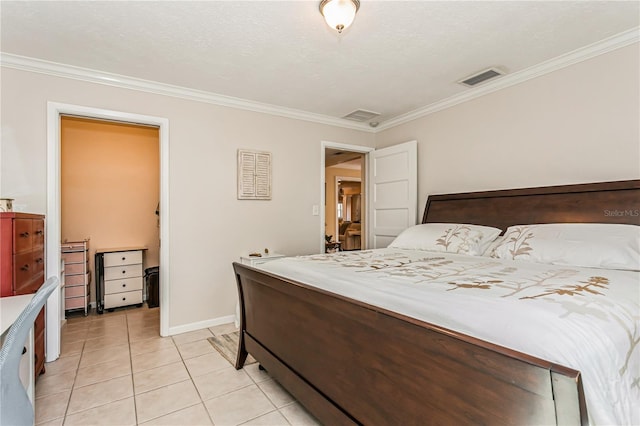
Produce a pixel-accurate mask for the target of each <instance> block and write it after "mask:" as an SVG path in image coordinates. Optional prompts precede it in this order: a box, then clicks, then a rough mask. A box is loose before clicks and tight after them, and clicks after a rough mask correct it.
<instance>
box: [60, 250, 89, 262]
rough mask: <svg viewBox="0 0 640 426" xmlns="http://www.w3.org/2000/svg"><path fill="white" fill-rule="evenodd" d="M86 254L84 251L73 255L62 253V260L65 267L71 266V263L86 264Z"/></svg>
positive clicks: (75, 252)
mask: <svg viewBox="0 0 640 426" xmlns="http://www.w3.org/2000/svg"><path fill="white" fill-rule="evenodd" d="M84 255H85V253H84V252H82V251H74V252H71V253H62V258H63V259H64V263H65V265H69V264H70V263H84V261H85V257H84Z"/></svg>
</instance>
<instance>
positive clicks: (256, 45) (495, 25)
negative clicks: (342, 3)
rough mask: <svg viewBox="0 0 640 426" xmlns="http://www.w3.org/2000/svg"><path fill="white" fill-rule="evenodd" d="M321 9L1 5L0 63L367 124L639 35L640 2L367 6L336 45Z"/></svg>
mask: <svg viewBox="0 0 640 426" xmlns="http://www.w3.org/2000/svg"><path fill="white" fill-rule="evenodd" d="M318 3H319V2H317V1H200V2H189V1H179V2H168V1H142V2H134V1H79V2H77V1H68V2H67V1H63V2H60V1H48V2H36V1H28V2H25V1H16V2H14V1H6V0H3V1H2V2H1V4H0V14H1V40H0V42H1V44H0V50H1V51H2V52H4V53H10V54H15V55H22V56H27V57H32V58H39V59H44V60H47V61H52V62H57V63H62V64H68V65H74V66H79V67H84V68H90V69H95V70H101V71H107V72H110V73H116V74H121V75H125V76H130V77H136V78H140V79H146V80H152V81H157V82H162V83H168V84H172V85H177V86H183V87H186V88H192V89H198V90H203V91H207V92H211V93H215V94H219V95H226V96H232V97H237V98H241V99H245V100H250V101H256V102H261V103H266V104H272V105H276V106H280V107H286V108H293V109H297V110H301V111H306V112H312V113H316V114H322V115H326V116H331V117H342V116H343V115H346V114H348V113H350V112H352V111H353V110H356V109H366V110H371V111H376V112H379V113H381V116H380V117H379V118H377V119H376V121H384V120H389V119H391V118H394V117H397V116H399V115H402V114H405V113H408V112H410V111H414V110H416V109H419V108H422V107H425V106H427V105H431V104H433V103H435V102H438V101H441V100H443V99H446V98H449V97H451V96H454V95H457V94H459V93H461V92H464V91H466V90H471V89H468V88H465V87H463V86H460V85H459V84H456V81H457V80H459V79H461V78H463V77H466V76H469V75H470V74H473V73H475V72H477V71H480V70H483V69H485V68H488V67H491V66H497V67H500V68H501V69H503V70H505V71H507V72H508V73H512V72H515V71H520V70H523V69H526V68H529V67H531V66H534V65H536V64H538V63H541V62H544V61H547V60H550V59H552V58H555V57H557V56H560V55H562V54H565V53H567V52H570V51H573V50H575V49H578V48H581V47H583V46H586V45H589V44H592V43H594V42H597V41H599V40H602V39H605V38H607V37H610V36H613V35H615V34H618V33H621V32H623V31H626V30H629V29H631V28H634V27H637V26H638V25H639V20H640V18H639V16H640V7H639V5H640V2H637V1H626V2H614V1H548V2H547V1H545V2H541V1H496V2H489V1H410V2H404V1H368V0H363V1H362V2H361V3H362V4H361V7H360V11H359V13H358V15H357V16H356V20H355V22H354V24H353V26H352V27H351V28H349V29H348V30H346V31H344V32H343V34H342V35H341V36H339V35H337V34H336V33H335V32H334V31H332V30H331V29H329V28H328V27H327V26H326V25H325V24H324V21H323V19H322V16H321V15H320V13H319V12H318Z"/></svg>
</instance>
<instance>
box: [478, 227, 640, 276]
mask: <svg viewBox="0 0 640 426" xmlns="http://www.w3.org/2000/svg"><path fill="white" fill-rule="evenodd" d="M490 256H491V257H497V258H500V259H514V260H529V261H532V262H538V263H548V264H552V265H572V266H586V267H589V268H606V269H625V270H633V271H637V270H640V226H637V225H623V224H606V223H552V224H545V225H520V226H512V227H509V228H507V231H506V232H505V234H504V238H503V239H502V242H501V243H500V244H498V245H497V246H496V247H494V249H493V250H492V251H491V252H490Z"/></svg>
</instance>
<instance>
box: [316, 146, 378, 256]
mask: <svg viewBox="0 0 640 426" xmlns="http://www.w3.org/2000/svg"><path fill="white" fill-rule="evenodd" d="M370 151H373V149H372V148H366V147H360V146H352V145H343V144H332V143H329V142H325V143H323V147H322V158H323V164H322V172H323V178H324V179H323V183H324V185H323V190H324V194H323V195H324V198H323V199H324V203H325V204H324V211H323V213H324V215H323V216H324V217H323V219H324V220H323V222H322V224H323V225H324V226H323V228H322V232H323V244H324V247H323V252H325V253H330V252H335V251H338V250H340V251H347V250H361V249H364V248H366V244H367V242H366V225H367V207H366V206H367V204H366V194H367V191H366V171H367V168H366V163H367V159H368V153H369V152H370Z"/></svg>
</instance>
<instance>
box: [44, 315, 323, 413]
mask: <svg viewBox="0 0 640 426" xmlns="http://www.w3.org/2000/svg"><path fill="white" fill-rule="evenodd" d="M159 315H160V311H159V309H158V308H154V309H148V308H147V307H146V306H145V307H142V308H133V309H125V310H118V311H115V312H113V313H107V312H105V314H104V315H96V314H91V315H89V316H87V317H84V316H77V317H71V318H69V319H68V320H67V324H66V325H65V326H64V327H63V329H62V347H61V354H60V358H59V359H57V360H56V361H54V362H51V363H47V364H46V373H45V374H44V375H42V376H40V377H39V378H38V379H37V381H36V403H35V410H36V424H38V425H63V424H64V425H98V424H100V425H118V426H123V425H138V424H140V425H141V424H144V425H240V424H243V425H317V424H319V423H318V422H317V421H316V420H315V419H314V418H313V417H312V416H311V415H310V414H309V413H307V412H306V411H305V409H304V408H303V407H302V406H301V405H300V404H299V403H298V402H296V401H295V400H294V398H293V397H292V396H291V395H290V394H288V393H287V392H286V391H285V390H284V389H283V388H282V387H280V385H279V384H278V383H276V382H275V381H273V380H272V379H271V378H270V377H269V375H268V374H267V373H265V372H264V371H260V370H259V369H258V365H257V364H252V365H248V366H245V368H243V369H242V370H238V371H236V370H235V368H233V367H232V366H231V364H229V362H228V361H227V360H225V359H224V358H223V357H222V356H221V355H220V354H219V353H218V352H217V351H216V350H215V349H214V348H213V346H211V344H210V343H209V342H208V341H207V338H208V337H210V336H212V335H215V334H224V333H228V332H230V331H233V330H234V329H235V328H234V326H233V324H228V325H223V326H218V327H213V328H209V329H205V330H198V331H193V332H189V333H184V334H179V335H176V336H173V337H164V338H163V337H160V334H159V324H160V318H159Z"/></svg>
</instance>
